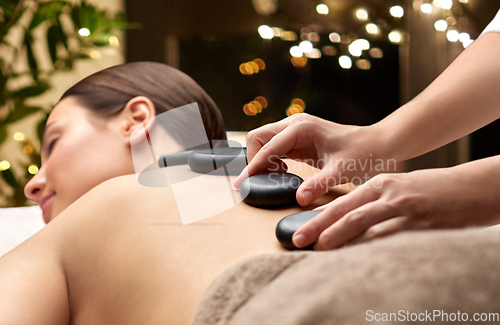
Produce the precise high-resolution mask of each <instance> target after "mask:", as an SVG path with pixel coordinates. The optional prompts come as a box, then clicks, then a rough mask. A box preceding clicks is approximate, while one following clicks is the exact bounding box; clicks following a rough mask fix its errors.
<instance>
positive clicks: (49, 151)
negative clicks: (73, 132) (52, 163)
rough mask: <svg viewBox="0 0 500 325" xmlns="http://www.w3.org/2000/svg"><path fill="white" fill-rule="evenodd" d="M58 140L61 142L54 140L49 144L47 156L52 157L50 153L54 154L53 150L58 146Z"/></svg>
mask: <svg viewBox="0 0 500 325" xmlns="http://www.w3.org/2000/svg"><path fill="white" fill-rule="evenodd" d="M57 140H59V138H55V139H54V140H52V141H51V142H50V143H49V146H48V147H47V154H48V155H50V153H51V152H52V149H54V145H55V144H56V142H57Z"/></svg>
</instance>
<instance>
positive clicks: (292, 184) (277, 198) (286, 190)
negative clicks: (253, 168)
mask: <svg viewBox="0 0 500 325" xmlns="http://www.w3.org/2000/svg"><path fill="white" fill-rule="evenodd" d="M302 182H304V180H303V179H302V178H300V177H299V176H297V175H294V174H290V173H269V174H258V175H253V176H250V177H248V178H247V179H245V180H244V181H243V182H242V183H241V185H240V195H241V198H242V199H243V201H245V203H247V204H249V205H253V206H256V207H259V208H278V207H285V206H290V205H296V204H297V200H296V198H295V195H296V193H297V188H299V186H300V184H302Z"/></svg>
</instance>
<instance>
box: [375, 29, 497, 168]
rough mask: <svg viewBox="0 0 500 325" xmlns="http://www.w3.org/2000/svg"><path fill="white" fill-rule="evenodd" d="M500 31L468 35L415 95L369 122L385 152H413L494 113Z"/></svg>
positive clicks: (395, 154) (480, 122)
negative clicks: (462, 47)
mask: <svg viewBox="0 0 500 325" xmlns="http://www.w3.org/2000/svg"><path fill="white" fill-rule="evenodd" d="M499 53H500V33H486V34H484V35H482V36H481V37H479V38H478V39H477V40H476V41H474V42H473V43H472V44H471V45H470V46H469V47H468V48H467V49H466V50H464V51H463V52H462V53H461V54H460V56H459V57H458V58H457V59H456V60H455V61H454V62H453V63H452V64H451V65H450V66H449V67H448V68H447V69H446V70H445V71H444V72H443V73H442V74H441V75H440V76H439V77H438V78H437V79H436V80H435V81H434V82H433V83H432V84H431V85H430V86H429V87H427V88H426V89H425V90H424V91H423V92H422V93H421V94H420V95H418V96H417V97H416V98H414V99H413V100H412V101H410V102H409V103H408V104H406V105H404V106H402V107H401V108H400V109H398V110H397V111H395V112H394V113H392V114H391V115H389V116H388V117H386V118H385V119H383V120H382V121H380V122H379V123H376V124H375V125H373V126H372V128H373V132H374V134H379V135H381V140H382V144H381V145H380V147H382V148H386V149H387V150H388V152H387V153H386V154H385V155H386V156H387V157H391V158H396V159H397V160H398V161H401V160H406V159H409V158H413V157H416V156H419V155H421V154H424V153H426V152H429V151H431V150H433V149H436V148H438V147H440V146H442V145H444V144H446V143H449V142H451V141H454V140H456V139H458V138H460V137H462V136H464V135H467V134H469V133H471V132H473V131H475V130H477V129H479V128H481V127H483V126H484V125H486V124H488V123H490V122H492V121H494V120H496V119H498V118H499V117H500V91H499V89H500V59H499Z"/></svg>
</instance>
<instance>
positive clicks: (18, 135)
mask: <svg viewBox="0 0 500 325" xmlns="http://www.w3.org/2000/svg"><path fill="white" fill-rule="evenodd" d="M12 137H13V138H14V140H16V141H23V140H24V134H23V133H22V132H16V133H14V135H13V136H12Z"/></svg>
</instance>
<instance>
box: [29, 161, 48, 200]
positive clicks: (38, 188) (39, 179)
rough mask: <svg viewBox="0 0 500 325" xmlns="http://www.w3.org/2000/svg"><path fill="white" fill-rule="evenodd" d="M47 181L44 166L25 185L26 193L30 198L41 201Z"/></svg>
mask: <svg viewBox="0 0 500 325" xmlns="http://www.w3.org/2000/svg"><path fill="white" fill-rule="evenodd" d="M46 183H47V180H46V178H45V169H44V168H43V166H42V168H40V169H39V170H38V172H37V173H36V174H35V176H33V178H32V179H31V180H30V181H29V182H28V184H26V186H25V187H24V195H26V197H27V198H28V199H30V200H33V201H35V202H37V203H39V202H40V198H41V196H42V193H43V189H44V188H45V185H46Z"/></svg>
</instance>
